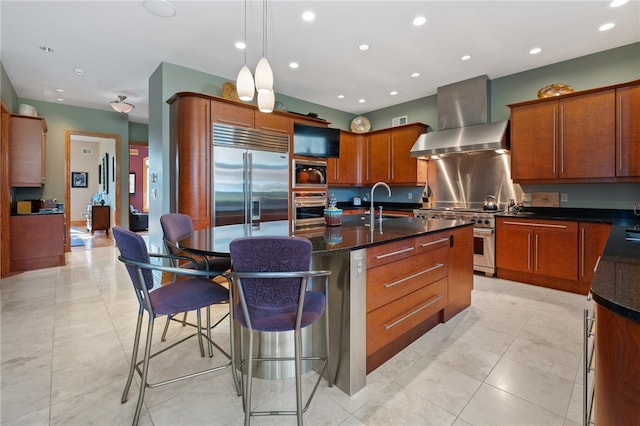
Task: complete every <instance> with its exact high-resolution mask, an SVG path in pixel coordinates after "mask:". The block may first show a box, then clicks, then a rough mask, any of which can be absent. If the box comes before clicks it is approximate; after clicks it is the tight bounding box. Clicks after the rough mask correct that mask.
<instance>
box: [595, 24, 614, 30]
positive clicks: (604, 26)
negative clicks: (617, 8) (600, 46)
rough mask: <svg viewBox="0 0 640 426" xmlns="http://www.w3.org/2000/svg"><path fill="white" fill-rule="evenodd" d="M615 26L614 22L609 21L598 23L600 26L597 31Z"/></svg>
mask: <svg viewBox="0 0 640 426" xmlns="http://www.w3.org/2000/svg"><path fill="white" fill-rule="evenodd" d="M615 26H616V24H614V23H613V22H609V23H608V24H604V25H600V28H598V31H609V30H610V29H611V28H613V27H615Z"/></svg>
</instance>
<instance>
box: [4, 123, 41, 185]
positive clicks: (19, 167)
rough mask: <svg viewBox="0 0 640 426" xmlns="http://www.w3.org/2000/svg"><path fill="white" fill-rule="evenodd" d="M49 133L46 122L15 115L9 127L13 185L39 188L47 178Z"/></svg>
mask: <svg viewBox="0 0 640 426" xmlns="http://www.w3.org/2000/svg"><path fill="white" fill-rule="evenodd" d="M46 132H47V122H46V121H45V119H44V118H39V117H30V116H25V115H15V114H12V115H11V122H10V123H9V184H10V186H13V187H39V186H41V185H42V184H44V181H45V178H46V136H45V135H46Z"/></svg>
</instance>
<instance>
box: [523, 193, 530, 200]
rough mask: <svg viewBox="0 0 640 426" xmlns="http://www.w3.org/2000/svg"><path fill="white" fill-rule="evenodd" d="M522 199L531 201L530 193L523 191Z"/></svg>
mask: <svg viewBox="0 0 640 426" xmlns="http://www.w3.org/2000/svg"><path fill="white" fill-rule="evenodd" d="M522 201H531V193H530V192H523V193H522Z"/></svg>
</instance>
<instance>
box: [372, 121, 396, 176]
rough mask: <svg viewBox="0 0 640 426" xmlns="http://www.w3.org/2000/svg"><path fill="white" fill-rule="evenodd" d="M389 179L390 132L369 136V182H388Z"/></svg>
mask: <svg viewBox="0 0 640 426" xmlns="http://www.w3.org/2000/svg"><path fill="white" fill-rule="evenodd" d="M390 179H391V131H384V132H377V133H372V134H371V135H369V180H370V182H372V183H375V182H380V181H384V182H389V180H390Z"/></svg>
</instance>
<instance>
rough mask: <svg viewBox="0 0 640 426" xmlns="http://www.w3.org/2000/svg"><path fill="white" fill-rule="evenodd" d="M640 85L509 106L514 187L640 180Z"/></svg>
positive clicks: (602, 89) (621, 86) (629, 85)
mask: <svg viewBox="0 0 640 426" xmlns="http://www.w3.org/2000/svg"><path fill="white" fill-rule="evenodd" d="M638 84H640V83H639V82H638V81H636V82H632V83H627V84H626V85H619V86H610V87H605V88H600V89H594V90H589V91H584V92H576V93H572V94H568V95H563V96H561V97H559V98H548V99H541V100H535V101H528V102H523V103H519V104H512V105H509V107H510V108H511V177H512V178H513V180H514V181H516V182H525V183H527V182H528V183H536V182H538V183H554V182H555V183H557V182H566V183H571V182H614V181H634V180H637V178H636V179H628V178H629V177H631V178H633V177H640V165H639V164H640V125H639V124H638V120H635V119H634V117H635V116H637V115H638V114H639V113H640V89H639V87H638Z"/></svg>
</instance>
